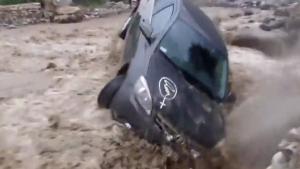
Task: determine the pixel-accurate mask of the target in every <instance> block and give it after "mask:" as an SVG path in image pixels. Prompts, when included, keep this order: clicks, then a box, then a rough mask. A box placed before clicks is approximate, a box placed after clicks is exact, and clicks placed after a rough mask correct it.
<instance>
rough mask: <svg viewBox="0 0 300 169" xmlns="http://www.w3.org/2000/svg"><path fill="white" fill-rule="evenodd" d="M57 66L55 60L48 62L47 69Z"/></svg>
mask: <svg viewBox="0 0 300 169" xmlns="http://www.w3.org/2000/svg"><path fill="white" fill-rule="evenodd" d="M56 67H57V65H56V64H55V63H53V62H50V63H48V65H47V67H46V69H55V68H56Z"/></svg>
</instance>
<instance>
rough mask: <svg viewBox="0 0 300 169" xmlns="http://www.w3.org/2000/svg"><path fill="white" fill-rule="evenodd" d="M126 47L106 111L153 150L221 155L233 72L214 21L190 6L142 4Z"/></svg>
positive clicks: (104, 100) (174, 1)
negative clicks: (180, 146) (167, 147)
mask: <svg viewBox="0 0 300 169" xmlns="http://www.w3.org/2000/svg"><path fill="white" fill-rule="evenodd" d="M125 41H126V46H125V52H124V65H123V67H122V68H121V69H120V71H119V73H118V75H117V76H116V77H115V78H114V79H113V80H112V81H110V82H109V83H108V84H107V85H106V86H105V87H104V88H103V89H102V91H101V92H100V94H99V97H98V103H99V105H100V106H102V107H106V108H109V109H111V111H112V114H113V118H114V119H115V120H117V121H119V122H121V123H123V124H125V125H126V126H127V127H128V128H130V129H132V130H133V131H135V132H136V133H137V134H138V135H140V136H142V137H143V138H146V139H147V140H148V141H150V142H152V143H156V144H168V143H174V142H175V143H186V144H187V145H189V146H191V147H192V148H193V149H196V148H197V147H198V146H201V147H207V148H212V147H214V146H215V145H216V144H217V143H218V141H220V140H221V139H222V138H223V137H224V132H225V130H224V125H225V124H224V118H223V115H222V112H221V106H220V104H222V102H224V101H225V100H226V99H227V97H228V94H229V82H228V76H229V64H228V57H227V49H226V46H225V44H224V42H223V40H222V38H221V36H220V35H219V33H218V31H217V30H216V28H215V26H214V24H213V23H212V22H211V20H210V19H209V18H208V17H207V16H206V15H205V14H204V13H203V12H202V11H201V10H200V9H199V8H198V7H196V6H194V5H193V4H192V3H191V2H190V1H189V0H153V1H151V0H144V1H143V0H142V1H141V4H140V6H139V9H138V10H137V11H136V12H135V13H134V14H133V15H132V16H131V19H130V20H129V23H128V28H127V29H126V38H125Z"/></svg>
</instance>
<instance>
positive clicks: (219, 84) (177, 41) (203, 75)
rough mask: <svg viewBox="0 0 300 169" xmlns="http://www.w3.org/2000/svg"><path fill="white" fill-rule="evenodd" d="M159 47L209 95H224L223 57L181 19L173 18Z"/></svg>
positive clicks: (225, 67)
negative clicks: (172, 22)
mask: <svg viewBox="0 0 300 169" xmlns="http://www.w3.org/2000/svg"><path fill="white" fill-rule="evenodd" d="M160 50H161V51H162V52H163V53H165V55H166V56H167V57H168V58H169V59H170V60H171V61H172V62H173V63H174V64H175V65H177V66H178V67H180V68H181V69H183V70H184V72H185V73H187V74H188V75H190V76H191V77H193V79H195V80H196V81H197V82H198V83H200V85H201V86H204V87H205V89H206V90H208V92H209V94H211V95H212V96H213V97H216V98H218V99H223V98H224V97H225V95H226V93H227V82H228V61H227V57H226V56H224V54H221V53H220V52H218V50H216V49H214V48H210V47H209V44H208V43H207V40H205V39H204V38H203V36H201V34H200V33H198V32H197V31H195V30H194V29H193V28H192V27H190V26H188V25H187V24H186V23H185V22H184V21H182V20H177V21H176V22H175V23H174V25H173V26H172V27H171V28H170V30H169V31H168V32H167V34H166V35H165V37H164V38H163V39H162V41H161V44H160ZM222 55H223V56H222Z"/></svg>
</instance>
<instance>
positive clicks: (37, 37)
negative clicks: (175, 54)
mask: <svg viewBox="0 0 300 169" xmlns="http://www.w3.org/2000/svg"><path fill="white" fill-rule="evenodd" d="M127 16H128V14H122V15H118V16H111V17H106V18H102V19H95V20H91V21H86V22H82V23H76V24H61V25H59V24H42V25H34V26H26V27H21V28H18V29H12V30H4V29H2V30H0V37H1V38H0V168H1V169H69V168H70V169H71V168H72V169H75V168H78V169H165V168H168V169H174V168H176V167H177V168H178V167H179V166H180V165H182V166H180V167H179V168H181V169H183V168H187V169H188V168H189V167H190V166H189V165H190V164H188V163H189V162H182V161H181V162H180V157H177V160H178V158H179V160H178V165H176V164H177V162H175V161H176V158H175V157H173V156H174V155H173V153H172V152H171V151H170V150H168V148H159V147H156V146H153V145H149V144H148V143H147V142H146V141H144V140H140V139H138V138H136V137H135V136H133V135H132V133H130V132H127V131H126V130H124V129H123V128H122V127H120V126H119V125H118V124H116V123H115V122H114V121H112V120H111V117H110V114H109V111H108V110H104V109H99V108H98V107H97V104H96V98H97V94H98V92H99V91H100V89H101V88H102V87H103V86H104V85H105V84H106V83H107V82H108V81H109V80H110V79H111V78H112V77H113V76H114V74H115V72H116V70H117V69H118V67H119V61H120V60H119V59H120V57H119V56H120V49H121V46H122V44H121V42H119V41H118V40H115V39H116V38H115V37H116V33H117V31H118V30H119V28H120V27H121V26H122V23H123V22H124V21H125V19H126V18H127ZM228 49H229V56H230V64H231V67H232V72H233V80H234V89H235V91H236V92H237V93H238V99H239V102H238V104H237V105H236V107H235V108H234V109H233V112H232V115H231V116H230V117H229V118H228V119H229V122H230V125H229V127H228V133H229V134H228V136H229V137H228V144H229V145H234V146H232V147H230V146H228V147H230V148H232V150H233V152H235V153H241V152H243V153H241V154H244V155H245V157H242V158H243V159H241V161H243V162H244V160H248V162H249V161H253V160H254V161H255V160H258V159H257V158H258V156H259V155H258V156H257V152H258V151H261V150H262V149H264V148H266V149H268V150H269V151H268V152H269V154H268V153H267V154H265V156H267V157H268V158H269V156H270V153H272V151H274V149H276V147H274V145H275V146H276V144H277V139H275V141H274V142H273V141H271V142H268V141H261V140H260V139H262V140H269V137H268V135H267V134H266V133H270V132H272V131H273V129H274V124H278V123H281V122H282V119H285V116H282V115H281V113H282V112H286V113H290V114H291V116H290V117H292V118H293V119H297V118H298V116H297V113H295V112H299V111H300V110H299V109H300V108H299V106H298V103H299V101H300V98H299V97H298V96H300V95H299V92H300V91H299V90H297V89H298V86H299V84H300V83H299V82H300V77H299V76H300V66H299V64H300V60H299V59H298V58H297V56H291V57H288V58H284V59H282V58H272V57H268V56H265V55H264V54H263V53H262V52H260V51H256V50H253V49H247V48H240V47H232V46H228ZM272 112H275V114H276V112H278V115H276V116H273V114H272ZM245 114H246V115H245ZM252 115H253V116H252ZM241 119H247V120H244V121H241ZM257 119H260V120H257ZM266 119H267V123H265V120H266ZM285 120H286V121H289V119H285ZM241 126H244V127H241ZM237 128H238V129H239V130H238V131H236V129H237ZM257 131H260V132H257ZM262 136H265V137H262ZM258 138H260V139H258ZM257 140H259V141H257ZM257 143H263V144H262V145H260V144H257ZM245 145H246V146H245ZM265 145H272V146H270V147H268V146H265ZM235 149H238V150H235ZM245 152H246V153H245ZM170 158H172V160H173V161H174V162H173V163H174V164H172V160H171V162H170ZM173 158H174V159H173ZM183 161H184V160H183ZM265 161H268V159H266V160H264V162H265ZM245 163H247V161H246V162H245ZM251 164H252V163H251ZM262 165H264V164H262ZM198 168H199V167H198Z"/></svg>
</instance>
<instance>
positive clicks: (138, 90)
mask: <svg viewBox="0 0 300 169" xmlns="http://www.w3.org/2000/svg"><path fill="white" fill-rule="evenodd" d="M134 93H135V99H136V100H137V102H138V103H139V104H140V106H142V107H143V109H144V110H145V111H146V112H147V114H148V115H151V111H152V98H151V94H150V90H149V87H148V84H147V81H146V79H145V77H144V76H141V77H140V78H139V79H138V80H137V82H136V83H135V85H134Z"/></svg>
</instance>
